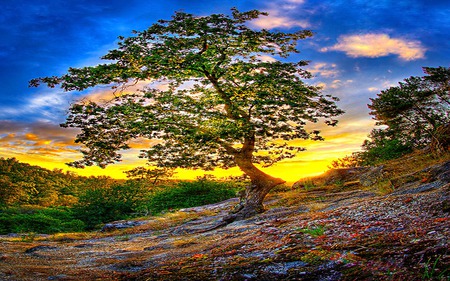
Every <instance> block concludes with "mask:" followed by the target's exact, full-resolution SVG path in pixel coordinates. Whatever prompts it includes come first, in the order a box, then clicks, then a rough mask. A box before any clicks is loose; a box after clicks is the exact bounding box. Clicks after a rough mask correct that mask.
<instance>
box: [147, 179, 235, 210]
mask: <svg viewBox="0 0 450 281" xmlns="http://www.w3.org/2000/svg"><path fill="white" fill-rule="evenodd" d="M237 190H238V186H237V185H234V184H233V183H230V182H216V181H208V180H198V181H195V182H180V183H178V185H177V186H176V187H172V188H167V189H162V190H160V191H159V192H156V193H155V194H153V195H152V196H150V197H149V202H148V204H147V208H148V211H149V212H150V213H152V214H158V213H161V212H163V211H168V210H176V209H181V208H189V207H195V206H201V205H206V204H212V203H217V202H220V201H223V200H226V199H229V198H232V197H235V196H236V192H237Z"/></svg>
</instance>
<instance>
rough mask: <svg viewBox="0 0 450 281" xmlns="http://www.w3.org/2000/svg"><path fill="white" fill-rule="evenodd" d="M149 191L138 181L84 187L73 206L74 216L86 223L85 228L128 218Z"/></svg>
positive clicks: (136, 210) (139, 205)
mask: <svg viewBox="0 0 450 281" xmlns="http://www.w3.org/2000/svg"><path fill="white" fill-rule="evenodd" d="M148 193H149V191H148V190H147V189H145V186H144V185H143V184H141V183H140V182H138V181H127V182H125V183H123V184H117V185H113V186H111V187H106V188H93V189H86V190H85V191H84V193H82V194H81V195H80V197H79V200H78V203H77V204H76V205H75V207H74V213H75V217H76V218H78V219H80V220H81V221H83V222H84V223H85V224H86V227H87V229H93V228H95V227H97V226H98V225H100V224H102V223H106V222H110V221H114V220H122V219H126V218H129V217H131V216H133V215H135V214H136V213H138V211H139V210H141V209H142V208H141V206H142V205H143V204H145V202H146V200H147V199H146V197H147V196H148Z"/></svg>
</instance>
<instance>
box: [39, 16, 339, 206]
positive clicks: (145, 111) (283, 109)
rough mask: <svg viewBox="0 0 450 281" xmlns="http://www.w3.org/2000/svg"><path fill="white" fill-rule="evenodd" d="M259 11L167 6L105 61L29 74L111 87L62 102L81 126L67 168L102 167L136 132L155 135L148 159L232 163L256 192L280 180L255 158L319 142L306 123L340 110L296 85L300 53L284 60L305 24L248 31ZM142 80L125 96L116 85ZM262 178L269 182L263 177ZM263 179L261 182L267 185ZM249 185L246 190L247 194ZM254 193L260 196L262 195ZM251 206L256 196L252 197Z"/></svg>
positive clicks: (167, 163) (164, 163) (79, 86)
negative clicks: (171, 9)
mask: <svg viewBox="0 0 450 281" xmlns="http://www.w3.org/2000/svg"><path fill="white" fill-rule="evenodd" d="M265 15H267V14H266V13H263V12H260V11H257V10H252V11H248V12H239V11H238V10H236V9H232V14H231V15H223V14H213V15H209V16H202V17H197V16H194V15H192V14H188V13H184V12H176V13H175V14H174V16H173V17H172V19H170V20H160V21H158V22H157V23H155V24H153V25H152V26H150V27H149V28H148V29H147V30H144V31H135V32H134V36H131V37H127V38H125V37H120V38H119V39H120V42H119V43H118V48H117V49H114V50H111V51H109V52H108V54H106V55H105V56H104V57H103V59H105V60H108V61H109V62H108V63H106V64H100V65H97V66H91V67H83V68H70V69H69V71H68V73H67V74H65V75H62V76H60V77H57V76H54V77H44V78H37V79H34V80H32V81H31V82H30V84H31V85H32V86H37V85H39V84H40V83H45V84H47V85H48V86H50V87H55V86H57V85H59V86H60V87H61V88H62V89H64V90H66V91H70V90H77V91H81V90H84V89H86V88H89V87H93V86H96V85H101V84H103V85H110V86H111V87H112V88H113V89H115V91H116V92H115V97H114V98H113V99H112V100H111V101H108V102H106V103H98V102H93V101H81V102H78V103H75V104H73V105H72V106H71V108H70V114H69V116H68V118H67V121H66V123H64V124H63V126H65V127H77V128H81V133H80V134H79V135H78V136H77V138H76V142H79V143H83V144H84V145H85V146H86V149H85V150H83V151H82V152H83V154H84V158H83V159H82V160H80V161H76V162H74V163H72V164H73V165H74V166H77V167H83V166H85V165H93V164H97V165H99V166H101V167H104V166H106V165H108V164H111V163H114V162H115V161H119V160H120V158H121V155H120V152H121V150H123V149H127V148H129V141H130V140H132V139H135V138H147V139H158V140H160V142H159V143H158V144H156V145H154V146H152V147H149V148H148V149H146V150H143V151H142V154H141V157H145V158H147V159H148V161H149V163H151V164H153V165H156V166H159V167H166V168H175V167H181V168H201V169H205V170H210V169H213V168H216V167H220V168H229V167H233V166H236V165H237V166H239V167H240V169H241V170H242V171H243V172H245V173H246V174H247V175H249V176H250V178H251V180H252V183H253V186H254V187H258V188H261V187H262V186H265V188H264V190H265V191H264V192H262V193H264V195H263V196H262V198H263V197H264V196H265V193H267V192H268V190H269V189H270V188H272V187H273V186H275V185H277V184H280V183H282V182H283V181H282V180H280V179H275V178H273V177H270V176H268V175H266V174H265V173H263V172H262V171H260V170H259V169H258V168H256V167H255V166H254V163H260V164H262V165H263V166H269V165H272V164H273V163H275V162H277V161H280V160H282V159H285V158H290V157H293V156H294V155H295V154H296V153H297V152H299V151H301V150H303V148H302V147H296V146H293V145H290V144H289V141H290V140H294V139H309V138H311V139H314V140H322V137H321V136H320V132H319V131H317V130H313V131H307V130H306V129H305V125H306V124H307V123H308V122H317V121H319V120H320V119H324V120H325V122H326V124H328V125H331V126H334V125H336V123H337V120H336V119H335V117H336V116H338V115H340V114H342V113H343V111H342V110H340V109H339V108H338V107H337V106H336V104H335V101H336V100H337V98H335V97H332V96H324V95H322V94H321V92H320V88H318V87H314V86H310V85H307V84H305V83H304V82H303V81H302V79H306V78H309V77H310V74H309V73H308V72H307V71H305V70H304V69H303V68H302V67H304V66H305V65H307V62H306V61H298V62H284V61H282V60H284V59H285V58H287V57H289V56H290V55H291V54H293V53H298V52H299V51H298V49H297V44H298V42H299V40H301V39H305V38H308V37H310V36H312V32H311V31H309V30H301V31H296V32H291V33H285V32H279V31H268V30H265V29H262V30H254V29H251V28H249V27H248V26H247V23H248V22H249V21H251V20H253V19H256V18H258V17H260V16H265ZM140 83H143V84H146V86H145V87H143V88H142V89H139V90H137V91H135V92H134V93H131V94H124V93H123V92H121V91H120V89H123V87H126V86H129V85H130V84H133V85H141V84H140ZM267 182H270V184H265V183H267ZM269 186H270V187H269ZM251 193H254V192H248V194H251ZM261 200H262V199H261ZM258 204H259V203H258Z"/></svg>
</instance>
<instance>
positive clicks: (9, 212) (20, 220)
mask: <svg viewBox="0 0 450 281" xmlns="http://www.w3.org/2000/svg"><path fill="white" fill-rule="evenodd" d="M84 227H85V225H84V223H83V222H82V221H80V220H77V219H75V218H74V217H73V213H72V211H71V210H70V209H67V208H47V209H42V208H34V209H33V208H8V209H3V210H2V212H1V213H0V234H8V233H28V232H35V233H47V234H51V233H57V232H77V231H82V230H83V229H84Z"/></svg>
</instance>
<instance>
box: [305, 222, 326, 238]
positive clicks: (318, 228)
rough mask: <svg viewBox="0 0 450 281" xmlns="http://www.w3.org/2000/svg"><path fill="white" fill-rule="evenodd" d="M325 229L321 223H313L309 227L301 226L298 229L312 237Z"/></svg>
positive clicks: (319, 234) (320, 233) (320, 234)
mask: <svg viewBox="0 0 450 281" xmlns="http://www.w3.org/2000/svg"><path fill="white" fill-rule="evenodd" d="M325 231H326V227H325V226H323V225H315V226H312V227H310V228H302V229H300V232H303V233H305V234H309V235H311V236H313V237H318V236H322V235H323V234H324V233H325Z"/></svg>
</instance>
